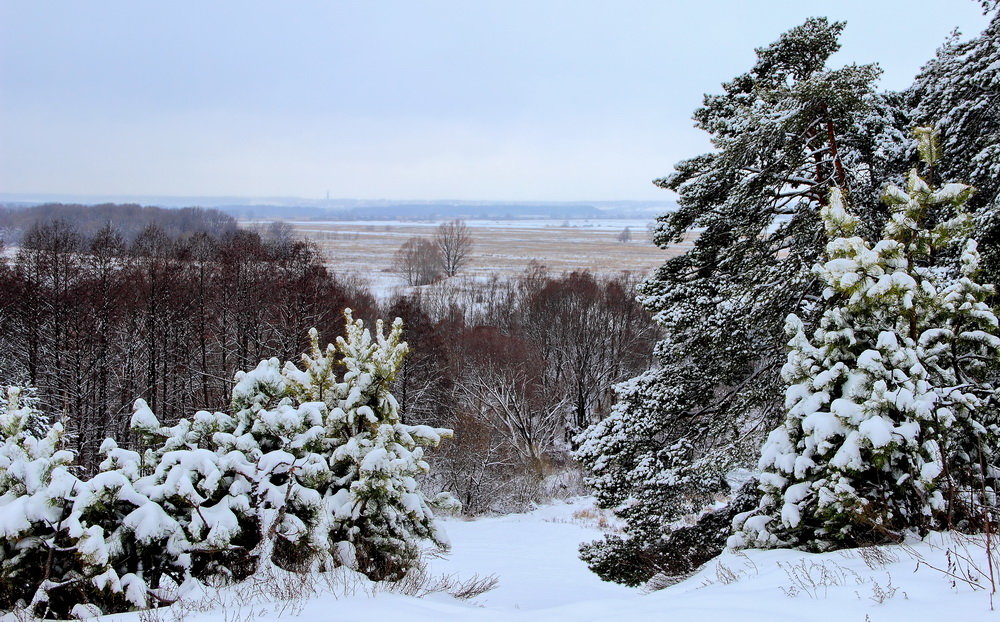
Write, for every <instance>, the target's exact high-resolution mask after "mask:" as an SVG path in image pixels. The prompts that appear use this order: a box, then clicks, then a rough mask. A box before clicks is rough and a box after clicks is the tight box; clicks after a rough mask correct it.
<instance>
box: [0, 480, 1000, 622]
mask: <svg viewBox="0 0 1000 622" xmlns="http://www.w3.org/2000/svg"><path fill="white" fill-rule="evenodd" d="M590 507H592V502H591V501H590V500H589V499H577V500H574V501H572V502H569V503H557V504H555V505H551V506H546V507H543V508H540V509H538V510H536V511H533V512H530V513H528V514H520V515H511V516H503V517H496V518H483V519H479V520H475V521H463V520H459V519H448V520H446V521H445V525H446V527H447V530H448V532H449V534H450V537H451V540H452V543H453V550H452V552H451V553H450V554H449V555H448V556H447V557H446V558H442V559H436V560H433V561H432V562H431V564H430V567H429V570H430V572H431V573H432V574H434V575H439V574H449V575H456V576H457V577H458V578H460V579H461V578H468V577H471V576H472V575H475V574H478V575H480V576H483V575H490V574H493V575H495V576H496V577H497V579H498V585H497V587H496V588H495V589H494V590H492V591H490V592H487V593H486V594H483V595H481V596H479V597H477V598H474V599H472V600H471V601H459V600H456V599H454V598H452V597H450V596H447V595H444V594H431V595H428V596H424V597H423V598H416V597H412V596H404V595H400V594H396V593H391V592H377V593H375V594H372V591H373V590H372V589H371V586H370V584H367V585H366V584H365V583H364V582H362V581H360V580H358V579H350V578H341V579H338V580H336V581H333V582H332V586H326V587H322V588H320V593H318V594H314V595H312V596H310V597H308V598H305V599H299V598H293V599H290V600H287V599H282V598H275V597H274V596H273V594H272V595H271V596H264V595H258V596H257V597H253V596H252V595H251V596H247V594H246V593H245V592H244V593H239V592H233V593H228V594H227V593H226V592H225V590H223V591H220V592H219V593H217V594H213V595H212V596H211V597H209V598H206V599H204V600H202V601H201V602H198V603H194V604H191V605H187V606H184V607H180V606H178V605H174V606H173V607H171V608H167V609H164V610H159V611H157V612H154V613H145V614H124V615H117V616H108V617H107V618H106V619H108V620H115V621H116V622H154V621H157V620H162V621H163V622H181V621H182V620H184V621H190V622H199V621H202V622H230V621H233V622H236V621H240V622H243V621H250V620H273V619H279V618H281V619H288V620H300V621H302V622H321V621H322V622H331V621H337V622H350V621H359V622H361V621H364V622H370V621H372V620H392V621H394V622H396V621H399V622H403V621H411V620H412V621H427V622H431V621H433V622H452V621H454V622H458V621H464V620H469V621H472V622H476V621H484V622H487V621H490V622H493V621H501V620H514V621H519V620H524V621H528V620H531V621H551V622H555V621H560V622H561V621H574V622H576V621H580V622H582V621H598V620H601V621H631V620H636V621H640V620H650V621H652V620H657V621H662V620H669V621H671V622H686V621H691V622H715V621H727V620H739V621H741V622H780V621H786V620H787V621H789V622H791V621H804V622H807V621H816V622H818V621H841V620H844V621H850V622H868V621H870V622H893V621H899V622H903V621H906V622H911V621H923V620H927V621H933V620H957V621H962V622H965V621H969V622H971V621H975V620H991V619H1000V615H998V614H997V613H995V612H992V611H991V610H990V597H989V593H988V592H987V591H986V590H985V589H979V590H974V589H973V588H971V587H970V585H969V584H967V583H966V582H964V581H962V580H953V579H950V578H949V577H947V576H945V575H944V574H943V573H942V572H941V571H940V570H934V569H932V568H929V567H927V566H926V565H923V564H919V563H918V562H919V560H920V559H923V560H924V561H926V562H928V563H930V564H932V565H934V566H938V567H939V568H941V569H946V568H947V564H948V560H947V559H946V549H947V548H949V547H950V548H952V560H953V561H956V560H957V561H959V562H960V563H959V566H958V567H956V568H954V569H953V570H954V571H956V574H959V575H961V574H962V573H963V572H972V573H973V574H974V573H975V571H974V570H971V569H970V568H969V566H968V564H965V565H964V566H963V564H962V563H961V561H960V559H959V557H958V556H959V555H972V558H971V559H973V560H974V561H976V563H977V564H978V565H979V567H980V569H982V570H984V571H986V570H987V568H986V565H985V557H984V556H983V555H982V549H979V548H977V547H975V546H972V547H969V546H968V545H959V546H955V544H954V543H953V541H952V539H951V537H950V536H945V535H941V534H935V535H932V536H931V537H930V538H928V539H927V540H926V541H923V542H915V543H913V544H912V545H909V546H906V547H903V546H894V547H882V548H879V549H869V550H865V551H844V552H834V553H826V554H821V555H814V554H806V553H801V552H798V551H787V550H777V551H747V552H746V554H736V553H725V554H723V555H722V556H721V557H719V558H717V559H716V560H714V561H713V562H710V563H709V564H707V565H706V566H705V567H704V568H702V570H701V571H699V572H698V573H697V574H695V575H694V576H692V577H691V578H689V579H687V580H686V581H683V582H681V583H678V584H677V585H674V586H671V587H669V588H666V589H664V590H661V591H658V592H654V593H652V594H643V593H642V592H640V591H639V590H636V589H631V588H627V587H623V586H620V585H615V584H611V583H603V582H602V581H600V580H599V579H598V578H597V577H596V576H594V575H592V574H591V573H590V572H589V571H588V570H587V569H586V567H585V565H584V564H583V562H581V561H580V560H579V559H577V556H576V549H577V544H578V543H580V542H583V541H587V540H591V539H594V538H596V537H599V536H600V531H599V529H597V527H596V526H595V524H594V519H593V518H592V517H590V518H586V517H581V514H590V513H589V512H587V509H588V508H590ZM976 555H979V557H975V556H976ZM963 568H964V570H963ZM981 579H982V577H981ZM981 582H982V583H984V584H985V581H981ZM3 620H4V622H8V620H11V621H12V620H13V618H12V617H11V616H9V615H8V616H6V617H5V618H3Z"/></svg>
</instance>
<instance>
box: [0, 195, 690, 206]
mask: <svg viewBox="0 0 1000 622" xmlns="http://www.w3.org/2000/svg"><path fill="white" fill-rule="evenodd" d="M55 202H59V203H67V202H68V203H80V204H85V205H96V204H100V203H139V204H143V205H149V206H153V205H152V203H154V202H169V203H170V204H169V205H164V207H205V206H202V205H195V203H198V202H210V203H211V204H212V206H229V205H233V206H253V205H258V206H262V207H263V206H270V207H282V206H287V207H295V206H299V207H364V206H368V205H371V206H373V207H377V206H386V205H401V204H404V205H405V204H426V205H434V204H451V205H494V204H503V205H659V204H673V203H676V200H675V199H671V198H664V199H560V200H553V199H448V198H439V199H420V198H403V199H391V198H352V197H330V198H316V199H314V198H306V197H297V196H281V195H264V196H254V195H226V194H218V195H185V194H176V195H175V194H76V193H49V192H0V203H55Z"/></svg>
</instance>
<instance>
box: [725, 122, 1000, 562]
mask: <svg viewBox="0 0 1000 622" xmlns="http://www.w3.org/2000/svg"><path fill="white" fill-rule="evenodd" d="M935 134H936V133H935V132H934V131H933V130H931V129H929V128H921V129H919V130H918V136H919V143H920V149H919V151H920V153H921V158H922V160H923V161H924V162H925V164H926V165H927V167H928V168H931V167H933V166H934V165H936V164H937V163H938V158H939V155H940V148H939V147H938V146H937V143H936V140H935V139H936V135H935ZM971 195H972V188H970V187H969V186H966V185H963V184H958V183H950V184H945V185H943V186H942V187H940V188H935V187H934V186H932V185H931V184H928V183H927V182H926V181H925V180H924V179H922V178H921V177H920V176H918V174H917V171H916V169H914V170H912V171H911V172H910V174H909V176H908V179H907V183H906V190H905V191H904V190H902V189H900V188H898V187H896V186H894V185H890V186H888V187H887V188H886V190H885V193H884V200H885V202H886V203H887V204H888V205H889V207H890V210H891V218H890V220H889V221H888V223H887V224H886V225H885V228H884V230H883V233H882V237H881V239H880V240H878V241H877V242H876V243H875V244H869V243H868V242H866V241H865V240H864V239H863V238H862V237H860V236H858V235H857V233H856V232H857V230H858V229H859V224H860V221H859V218H858V217H857V215H855V214H854V213H852V212H851V211H849V210H848V208H847V207H846V206H845V204H844V201H843V197H842V193H841V192H840V190H839V189H834V190H833V191H832V192H831V201H830V203H829V205H828V206H827V207H826V208H824V209H823V211H822V218H823V222H824V224H825V226H826V230H827V234H828V235H829V236H830V237H831V238H832V239H831V241H830V242H829V244H828V245H827V247H826V254H825V258H824V261H821V262H819V263H818V264H817V265H816V266H815V268H814V271H815V273H816V274H817V276H818V277H819V278H820V279H821V280H822V282H823V285H824V292H823V297H824V299H825V301H826V304H827V309H826V311H825V312H824V313H823V315H822V317H821V319H820V321H819V324H818V326H817V328H816V329H815V331H814V332H813V335H812V338H811V339H810V338H809V337H808V336H807V333H806V329H805V326H804V325H803V322H802V320H801V319H800V318H799V317H798V316H796V315H795V314H792V315H789V316H788V319H787V322H786V331H787V333H788V335H789V336H790V337H791V341H790V342H789V345H790V346H791V351H790V352H789V354H788V358H787V362H786V363H785V365H784V367H783V369H782V375H783V377H784V379H785V380H786V382H788V383H789V387H788V389H787V391H786V393H785V405H786V407H787V415H786V418H785V421H784V423H783V424H782V425H781V426H779V427H778V428H777V429H775V430H774V431H773V432H771V434H770V435H769V436H768V439H767V441H766V443H765V444H764V447H763V451H762V456H761V459H760V464H759V467H760V468H761V470H762V473H761V475H760V476H759V478H758V480H759V485H760V489H761V491H762V492H763V493H764V494H763V497H762V499H761V501H760V505H759V507H758V508H757V509H756V510H753V511H751V512H747V513H746V514H743V515H741V516H739V517H737V520H736V527H737V529H738V530H737V533H736V535H734V536H733V538H731V540H730V544H731V545H734V546H805V547H809V548H814V549H826V548H830V547H833V546H845V545H847V546H853V545H858V544H868V543H872V542H885V541H900V540H901V539H902V538H903V537H904V535H905V534H906V533H907V532H909V531H911V530H912V531H916V532H919V533H926V532H927V530H929V529H935V528H944V527H958V528H971V527H975V526H976V525H977V524H981V521H982V519H983V508H984V503H992V496H993V494H994V491H995V490H996V485H997V483H998V482H997V477H998V476H1000V471H998V470H997V467H998V461H997V458H998V455H997V450H996V446H997V440H998V433H1000V420H998V418H997V414H996V406H997V404H996V396H997V390H996V388H995V387H994V386H993V385H992V384H991V383H990V382H989V373H990V372H991V367H993V366H995V364H996V363H997V362H998V361H1000V337H998V336H997V335H998V334H1000V331H998V322H997V317H996V315H995V314H994V313H993V311H992V309H991V308H990V307H989V305H987V304H986V302H985V300H986V298H987V297H988V296H989V295H990V294H991V293H992V291H993V289H992V287H990V286H986V285H982V284H980V283H978V282H977V280H976V273H977V271H978V268H979V259H980V258H979V253H978V252H977V244H976V242H975V240H973V239H968V233H969V231H970V228H971V223H970V218H969V216H968V215H967V213H966V212H965V210H964V207H965V205H966V204H967V202H968V200H969V198H970V196H971ZM952 245H956V246H959V247H960V248H961V249H962V251H961V259H960V263H961V268H960V271H959V274H953V273H952V271H949V270H947V269H946V267H945V266H941V265H940V261H939V258H940V257H941V254H942V251H943V250H945V249H946V248H947V247H949V246H952Z"/></svg>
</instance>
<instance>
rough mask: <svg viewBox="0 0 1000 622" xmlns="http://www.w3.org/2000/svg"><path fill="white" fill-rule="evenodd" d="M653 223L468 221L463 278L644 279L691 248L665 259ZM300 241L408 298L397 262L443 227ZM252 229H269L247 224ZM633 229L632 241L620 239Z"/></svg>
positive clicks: (357, 226)
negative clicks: (548, 274)
mask: <svg viewBox="0 0 1000 622" xmlns="http://www.w3.org/2000/svg"><path fill="white" fill-rule="evenodd" d="M652 223H653V220H652V219H649V220H614V219H604V220H565V221H558V220H470V221H467V223H466V224H467V225H468V226H469V229H470V233H471V235H472V238H473V245H472V250H471V252H470V254H469V265H468V266H466V267H465V268H464V269H463V270H462V272H461V273H460V275H461V276H471V277H476V278H487V277H490V276H493V275H501V276H504V275H506V276H510V275H515V274H520V273H521V272H523V271H524V270H525V268H527V267H528V265H529V264H530V263H531V262H533V261H534V262H539V263H541V264H543V265H545V266H547V267H548V268H549V269H551V270H552V271H553V272H555V273H559V272H564V271H572V270H589V271H591V272H594V273H597V274H605V275H610V274H617V273H619V272H623V271H626V272H633V273H635V274H638V275H642V276H645V275H647V274H649V273H650V272H651V271H652V270H653V269H654V268H656V267H657V266H659V265H661V264H662V263H663V262H664V261H665V260H666V259H667V258H668V257H670V256H672V255H676V254H679V253H682V252H684V251H686V250H687V249H688V248H690V244H689V243H687V242H685V243H681V244H678V245H676V246H675V247H673V248H671V249H669V250H666V251H664V250H663V249H660V248H658V247H656V246H654V245H653V243H652V242H651V240H650V234H649V231H648V227H649V226H650V225H652ZM289 224H290V225H291V226H292V227H293V228H294V230H295V234H296V235H298V236H301V237H304V238H306V239H308V240H310V241H312V242H314V243H316V244H317V246H318V247H319V248H320V249H321V250H322V251H323V254H324V256H325V259H326V264H327V266H328V267H329V268H330V269H331V270H333V271H334V272H337V273H339V274H343V275H349V276H352V277H360V278H361V279H363V280H365V281H367V282H368V284H369V285H370V286H371V287H372V289H373V290H374V291H375V292H377V293H378V294H379V296H378V297H379V298H387V297H391V295H392V294H393V293H396V292H398V291H402V290H403V289H405V288H404V287H403V281H402V277H400V276H399V275H398V274H396V273H395V272H394V270H393V268H392V264H393V256H394V255H395V253H396V251H397V250H398V249H399V247H400V246H401V245H402V244H403V243H404V242H406V240H407V239H409V238H411V237H414V236H424V237H429V236H432V235H433V234H434V231H435V229H436V228H437V226H438V224H440V223H438V222H409V221H296V222H291V223H289ZM244 225H245V226H248V227H260V226H264V225H265V223H263V222H259V221H248V222H245V223H244ZM626 227H627V228H628V229H629V232H630V235H631V241H629V242H628V243H622V242H619V241H618V236H619V235H620V234H621V233H622V231H624V230H625V228H626Z"/></svg>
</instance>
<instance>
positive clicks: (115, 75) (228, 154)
mask: <svg viewBox="0 0 1000 622" xmlns="http://www.w3.org/2000/svg"><path fill="white" fill-rule="evenodd" d="M811 15H827V16H829V17H831V18H835V19H844V20H847V22H848V26H847V31H846V33H845V35H844V37H843V40H842V41H843V49H842V50H841V52H840V53H839V54H838V56H837V58H836V62H837V64H844V63H849V62H872V61H878V62H879V63H880V64H881V66H882V68H883V69H884V70H885V73H884V76H883V80H882V86H883V87H885V88H892V89H896V88H902V87H905V86H906V85H907V84H909V82H910V80H911V79H912V77H913V76H914V74H915V72H916V71H917V70H918V68H919V67H920V66H921V65H922V64H923V63H924V62H925V61H926V60H928V59H929V58H930V57H931V56H932V55H933V53H934V50H935V49H936V48H937V47H938V46H939V45H940V44H941V42H942V41H943V40H944V38H945V36H946V35H947V34H948V33H949V32H950V31H951V30H952V29H953V28H956V27H958V28H960V29H961V30H962V32H963V33H964V34H965V35H967V36H970V35H974V34H976V33H978V32H979V31H980V30H982V28H983V27H984V26H985V24H986V18H985V17H983V16H982V15H981V13H980V11H979V7H978V4H977V3H975V2H973V1H972V0H858V1H856V0H836V1H833V0H830V1H818V0H813V1H808V0H797V1H787V2H786V1H767V0H740V1H737V0H731V1H728V2H724V1H722V0H699V1H690V0H688V1H672V0H671V1H667V0H663V1H659V2H655V1H648V2H630V1H627V0H606V1H604V2H589V1H585V0H573V1H571V2H569V1H567V2H562V1H559V2H556V1H547V0H525V1H520V0H502V1H501V0H498V1H496V2H492V1H491V2H486V1H478V0H476V1H472V2H470V1H468V0H461V1H460V0H455V1H452V2H433V1H427V0H420V1H417V0H410V1H399V2H382V1H378V0H356V1H333V0H331V1H326V2H310V1H302V0H298V1H295V2H275V1H269V2H251V1H248V0H239V1H232V2H230V1H220V0H202V1H199V2H187V1H180V0H172V1H168V2H155V3H154V2H148V1H140V0H123V1H121V2H106V1H100V0H93V1H88V2H83V1H80V0H74V1H66V2H63V1H51V0H45V1H41V0H26V1H19V2H11V1H8V0H0V192H4V193H65V194H80V195H88V194H93V195H97V194H101V195H108V194H118V195H154V194H159V195H165V194H169V195H185V196H193V195H213V196H214V195H236V196H248V197H249V196H301V197H309V198H321V197H323V196H324V195H325V194H326V193H327V192H329V193H330V196H331V197H356V198H392V199H404V198H418V199H494V200H587V199H589V200H602V199H603V200H620V199H665V198H669V197H668V196H667V194H666V193H665V192H664V191H662V190H657V189H656V188H654V187H653V186H652V184H651V183H650V180H651V179H653V178H654V177H657V176H661V175H663V174H666V173H668V172H669V171H670V170H671V165H672V164H673V162H675V161H677V160H679V159H681V158H684V157H688V156H691V155H694V154H697V153H699V152H702V151H704V150H706V148H707V146H708V143H707V140H706V138H705V135H704V134H703V133H701V132H699V131H697V130H695V129H693V128H692V127H691V122H690V116H691V112H692V111H693V110H694V108H695V107H696V106H697V105H698V104H699V103H700V101H701V97H702V94H703V93H705V92H717V91H718V90H719V84H720V83H721V82H723V81H725V80H728V79H730V78H731V77H733V76H734V75H736V74H738V73H741V72H743V71H746V70H747V69H748V68H749V67H750V65H751V64H752V62H753V58H754V57H753V48H754V47H756V46H760V45H765V44H767V43H769V42H771V41H773V40H774V39H775V38H776V37H777V36H778V35H779V34H780V33H781V32H783V31H784V30H787V29H788V28H790V27H792V26H795V25H796V24H799V23H801V22H802V21H803V20H804V19H805V18H806V17H809V16H811Z"/></svg>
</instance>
